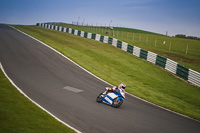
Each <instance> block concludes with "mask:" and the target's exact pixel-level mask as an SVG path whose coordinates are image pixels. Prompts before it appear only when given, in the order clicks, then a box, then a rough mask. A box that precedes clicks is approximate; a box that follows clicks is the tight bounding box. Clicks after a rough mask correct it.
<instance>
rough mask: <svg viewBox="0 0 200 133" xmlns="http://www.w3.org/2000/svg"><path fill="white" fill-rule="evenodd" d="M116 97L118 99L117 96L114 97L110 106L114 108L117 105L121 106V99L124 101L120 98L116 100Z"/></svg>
mask: <svg viewBox="0 0 200 133" xmlns="http://www.w3.org/2000/svg"><path fill="white" fill-rule="evenodd" d="M117 99H118V98H116V99H114V100H113V103H112V106H113V107H114V108H118V107H119V106H121V105H122V103H123V101H124V100H122V99H119V100H118V101H117Z"/></svg>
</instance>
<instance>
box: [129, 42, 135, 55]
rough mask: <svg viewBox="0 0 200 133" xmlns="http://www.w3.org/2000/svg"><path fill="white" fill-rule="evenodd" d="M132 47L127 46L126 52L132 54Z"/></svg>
mask: <svg viewBox="0 0 200 133" xmlns="http://www.w3.org/2000/svg"><path fill="white" fill-rule="evenodd" d="M133 48H134V47H133V46H132V45H130V44H128V48H127V52H128V53H130V54H133Z"/></svg>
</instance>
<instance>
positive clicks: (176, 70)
mask: <svg viewBox="0 0 200 133" xmlns="http://www.w3.org/2000/svg"><path fill="white" fill-rule="evenodd" d="M36 25H37V26H40V27H44V28H48V29H52V30H58V31H61V32H67V33H71V34H74V35H78V36H81V37H85V38H89V39H94V40H96V41H100V42H103V43H109V44H111V45H113V46H115V47H117V48H120V49H122V50H124V51H126V52H128V53H130V54H133V55H135V56H137V57H140V58H142V59H144V60H146V61H148V62H151V63H153V64H156V65H158V66H160V67H162V68H164V69H165V70H167V71H169V72H171V73H173V74H176V75H177V76H179V77H180V78H182V79H184V80H187V81H189V82H190V83H192V84H194V85H196V86H198V87H200V73H198V72H196V71H194V70H192V69H188V68H186V67H184V66H182V65H180V64H178V63H177V62H175V61H173V60H170V59H168V58H165V57H162V56H160V55H157V54H155V53H153V52H150V51H146V50H143V49H141V48H139V47H136V46H132V45H130V44H128V43H126V42H122V41H119V40H117V39H115V38H111V37H108V36H102V35H99V34H94V33H87V32H84V31H78V30H75V29H71V28H63V27H59V26H55V25H52V24H47V23H37V24H36Z"/></svg>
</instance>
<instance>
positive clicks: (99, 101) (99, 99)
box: [96, 93, 102, 103]
mask: <svg viewBox="0 0 200 133" xmlns="http://www.w3.org/2000/svg"><path fill="white" fill-rule="evenodd" d="M101 95H102V93H101V94H99V95H98V96H97V98H96V101H97V102H98V103H102V99H101Z"/></svg>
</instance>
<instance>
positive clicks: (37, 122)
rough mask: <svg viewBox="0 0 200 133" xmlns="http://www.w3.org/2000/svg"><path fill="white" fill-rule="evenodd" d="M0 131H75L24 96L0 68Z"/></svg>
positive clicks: (42, 132)
mask: <svg viewBox="0 0 200 133" xmlns="http://www.w3.org/2000/svg"><path fill="white" fill-rule="evenodd" d="M0 133H75V131H74V130H72V129H70V128H68V127H66V126H65V125H64V124H62V123H60V122H58V121H57V120H56V119H54V118H53V117H51V116H50V115H49V114H47V113H46V112H45V111H43V110H41V109H40V108H39V107H37V106H36V105H35V104H33V103H32V102H31V101H30V100H28V99H27V98H25V97H24V96H23V95H22V94H21V93H19V91H18V90H17V89H16V88H15V87H14V86H12V84H11V83H10V82H9V81H8V79H7V78H6V77H5V76H4V74H3V72H2V71H1V70H0Z"/></svg>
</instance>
